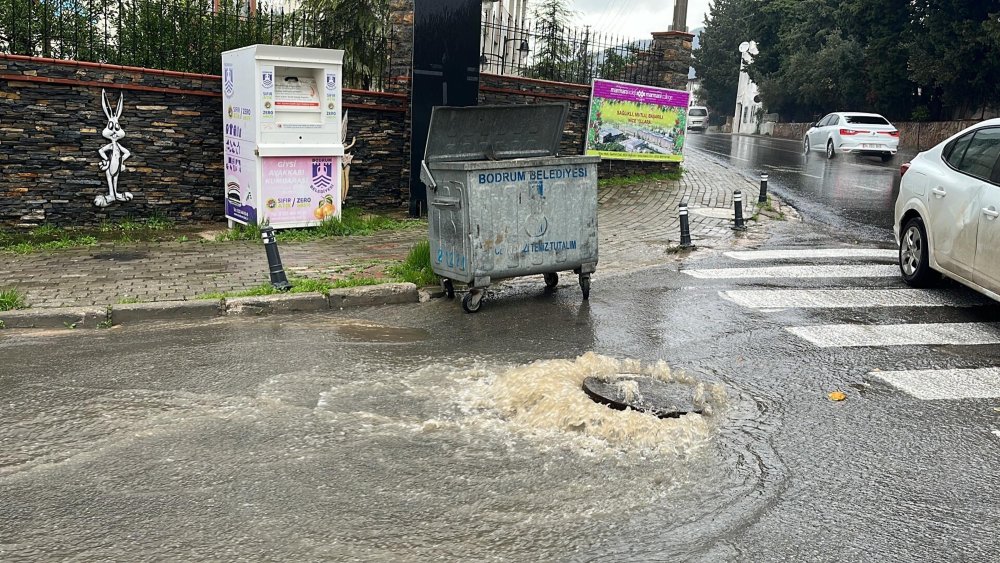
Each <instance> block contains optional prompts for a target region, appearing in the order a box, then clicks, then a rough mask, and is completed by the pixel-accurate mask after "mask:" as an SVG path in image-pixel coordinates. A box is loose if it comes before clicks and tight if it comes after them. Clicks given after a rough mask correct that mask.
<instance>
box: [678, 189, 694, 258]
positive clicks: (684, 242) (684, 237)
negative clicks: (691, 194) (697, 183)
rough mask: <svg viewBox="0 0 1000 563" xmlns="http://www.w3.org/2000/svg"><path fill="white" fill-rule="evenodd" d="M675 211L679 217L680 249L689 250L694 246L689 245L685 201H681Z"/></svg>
mask: <svg viewBox="0 0 1000 563" xmlns="http://www.w3.org/2000/svg"><path fill="white" fill-rule="evenodd" d="M677 210H678V213H679V214H680V216H681V248H691V247H692V246H694V245H693V244H691V226H690V225H688V204H687V201H682V202H681V204H680V206H679V207H678V208H677Z"/></svg>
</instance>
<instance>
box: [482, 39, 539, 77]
mask: <svg viewBox="0 0 1000 563" xmlns="http://www.w3.org/2000/svg"><path fill="white" fill-rule="evenodd" d="M513 41H520V42H521V44H520V45H518V46H517V52H518V53H520V55H521V57H522V58H523V57H526V56H528V51H530V50H531V49H530V48H529V47H528V41H527V40H525V39H517V38H512V39H507V38H504V40H503V46H502V47H501V49H500V54H499V55H497V54H496V53H487V52H486V45H483V52H482V54H481V55H480V56H479V64H480V65H487V64H489V63H490V60H489V59H488V58H487V56H490V57H499V58H500V74H503V73H504V69H505V68H506V66H507V44H508V43H511V42H513Z"/></svg>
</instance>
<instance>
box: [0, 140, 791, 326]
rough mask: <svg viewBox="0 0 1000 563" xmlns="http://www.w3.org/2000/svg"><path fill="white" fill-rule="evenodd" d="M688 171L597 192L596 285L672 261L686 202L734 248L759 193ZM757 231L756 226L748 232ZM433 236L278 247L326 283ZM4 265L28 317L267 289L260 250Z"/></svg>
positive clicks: (710, 239) (115, 251)
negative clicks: (740, 217) (738, 213)
mask: <svg viewBox="0 0 1000 563" xmlns="http://www.w3.org/2000/svg"><path fill="white" fill-rule="evenodd" d="M684 168H685V173H684V176H683V178H682V179H681V180H680V181H656V182H644V183H641V184H637V185H631V186H615V187H605V188H601V189H600V190H599V195H598V208H599V211H598V224H599V226H598V232H599V236H600V239H599V259H600V263H599V265H598V268H597V273H596V274H595V278H599V277H601V276H602V275H609V274H614V273H621V272H627V271H633V270H635V269H641V268H647V267H652V266H656V265H659V264H662V263H664V262H666V261H667V260H668V259H669V253H670V252H671V251H672V249H676V246H677V244H678V242H679V239H680V219H679V217H678V213H677V209H678V205H679V204H680V202H681V201H682V200H683V199H686V200H687V201H688V206H689V209H690V212H691V214H690V225H691V235H692V239H693V242H694V244H695V245H698V246H699V247H712V246H719V245H726V244H731V243H733V242H734V241H735V240H736V238H737V236H738V235H737V234H736V233H734V231H733V230H732V229H731V226H732V215H733V211H732V206H733V192H734V190H741V191H742V192H743V194H744V202H745V204H746V207H747V209H746V211H745V215H746V216H751V215H752V214H753V209H751V207H752V205H753V204H755V202H756V201H757V196H758V186H757V185H755V184H754V183H752V182H750V181H749V180H747V179H746V178H744V177H743V176H741V175H740V174H739V173H737V172H734V171H732V170H730V169H727V168H726V167H724V166H723V165H721V164H719V163H717V162H715V161H713V160H711V159H709V158H707V157H705V156H701V155H697V154H691V155H687V156H686V162H685V163H684ZM783 210H786V209H783ZM787 211H789V212H791V210H790V209H787ZM219 228H220V229H221V228H224V225H221V226H219ZM760 228H762V227H761V225H760V224H756V223H753V224H751V227H750V229H751V230H754V229H760ZM426 236H427V233H426V231H425V230H423V229H408V230H402V231H390V232H382V233H377V234H374V235H371V236H351V237H335V238H328V239H323V240H318V241H310V242H300V243H296V242H286V243H280V232H279V249H280V253H281V260H282V263H283V265H284V267H285V270H286V272H289V273H290V274H291V275H296V276H300V277H313V278H327V279H329V278H334V277H337V276H341V275H343V273H344V272H345V271H348V272H354V273H359V272H360V273H362V275H363V274H364V272H366V271H367V269H370V267H371V266H372V265H377V264H385V263H386V262H389V261H398V260H403V259H404V258H405V257H406V255H407V253H408V252H409V250H410V248H411V247H412V246H413V245H414V244H416V243H417V242H419V241H420V240H423V239H425V238H426ZM0 256H2V259H3V261H4V262H5V264H6V267H5V268H3V270H4V271H3V272H2V274H0V288H11V287H13V288H16V289H18V290H20V291H21V292H22V293H24V294H25V295H26V300H27V303H28V306H29V307H31V308H48V307H83V306H109V305H110V306H113V305H115V304H121V303H132V302H156V301H178V300H192V299H196V298H197V297H198V296H202V295H206V294H210V293H224V292H230V291H240V290H244V289H249V288H252V287H256V286H259V285H260V284H261V283H264V282H266V281H267V280H268V266H267V259H266V256H265V253H264V249H263V247H262V245H261V243H259V242H256V241H255V242H249V241H246V242H243V241H239V242H214V241H210V240H204V241H187V242H164V243H102V244H100V245H97V246H91V247H85V248H75V249H64V250H54V251H46V252H39V253H33V254H28V255H16V254H13V253H0ZM375 270H376V271H377V270H378V268H377V267H376V268H375Z"/></svg>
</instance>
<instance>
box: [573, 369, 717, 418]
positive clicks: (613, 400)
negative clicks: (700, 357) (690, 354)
mask: <svg viewBox="0 0 1000 563" xmlns="http://www.w3.org/2000/svg"><path fill="white" fill-rule="evenodd" d="M583 391H584V392H585V393H586V394H587V396H589V397H590V398H591V399H593V400H594V402H597V403H601V404H602V405H607V406H608V407H610V408H613V409H616V410H625V409H626V408H630V409H632V410H636V411H642V412H648V413H651V414H653V415H656V416H657V417H659V418H676V417H679V416H681V415H684V414H687V413H689V412H693V413H698V414H701V412H702V409H701V408H699V407H697V406H696V405H695V404H694V388H693V387H691V386H690V385H685V384H683V383H668V382H665V381H661V380H659V379H653V378H652V377H647V376H642V375H636V376H634V377H632V376H628V375H623V377H622V378H621V379H617V380H614V381H604V380H602V379H598V378H596V377H588V378H587V379H584V380H583Z"/></svg>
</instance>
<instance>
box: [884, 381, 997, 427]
mask: <svg viewBox="0 0 1000 563" xmlns="http://www.w3.org/2000/svg"><path fill="white" fill-rule="evenodd" d="M868 375H873V376H875V377H878V378H879V379H883V380H885V381H886V382H887V383H889V384H890V385H892V386H893V387H895V388H897V389H899V390H901V391H903V392H904V393H907V394H909V395H912V396H914V397H916V398H918V399H922V400H924V401H933V400H940V399H993V398H997V397H1000V368H979V369H927V370H911V371H875V372H871V373H869V374H868ZM993 433H994V434H997V436H1000V433H998V432H997V431H996V430H994V431H993Z"/></svg>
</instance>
